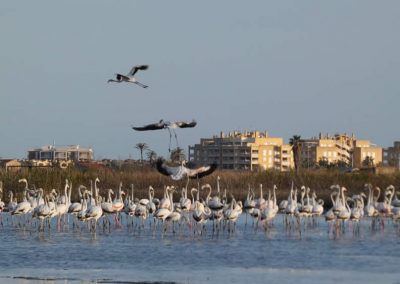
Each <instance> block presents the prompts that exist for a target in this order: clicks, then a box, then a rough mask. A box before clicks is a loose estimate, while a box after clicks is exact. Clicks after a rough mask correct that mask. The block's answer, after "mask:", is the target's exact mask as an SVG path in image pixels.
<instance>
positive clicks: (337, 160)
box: [300, 134, 382, 167]
mask: <svg viewBox="0 0 400 284" xmlns="http://www.w3.org/2000/svg"><path fill="white" fill-rule="evenodd" d="M300 161H301V166H302V167H314V166H315V165H318V164H319V165H322V164H326V165H329V164H342V165H347V166H349V167H364V166H376V165H380V164H381V163H382V148H381V147H376V146H373V145H372V144H371V143H370V141H368V140H357V139H356V138H355V136H354V135H351V136H348V135H347V134H335V135H333V136H329V135H325V136H322V135H321V134H320V135H319V137H318V138H316V137H313V138H311V139H304V140H301V141H300Z"/></svg>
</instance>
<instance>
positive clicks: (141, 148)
mask: <svg viewBox="0 0 400 284" xmlns="http://www.w3.org/2000/svg"><path fill="white" fill-rule="evenodd" d="M135 148H136V149H139V151H140V162H141V163H143V151H144V150H147V149H149V146H147V144H146V143H137V144H136V145H135Z"/></svg>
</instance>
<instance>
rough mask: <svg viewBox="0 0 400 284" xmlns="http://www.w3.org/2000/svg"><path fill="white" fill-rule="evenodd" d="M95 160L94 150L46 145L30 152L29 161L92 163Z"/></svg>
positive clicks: (77, 146)
mask: <svg viewBox="0 0 400 284" xmlns="http://www.w3.org/2000/svg"><path fill="white" fill-rule="evenodd" d="M93 158H94V154H93V150H92V148H82V147H80V146H79V145H70V146H54V145H46V146H43V147H40V148H35V149H30V150H28V160H49V161H60V160H66V161H67V160H72V161H75V162H78V161H91V160H93Z"/></svg>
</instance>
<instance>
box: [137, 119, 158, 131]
mask: <svg viewBox="0 0 400 284" xmlns="http://www.w3.org/2000/svg"><path fill="white" fill-rule="evenodd" d="M164 128H165V123H164V121H160V122H157V123H152V124H148V125H145V126H140V127H135V126H132V129H133V130H137V131H146V130H158V129H164Z"/></svg>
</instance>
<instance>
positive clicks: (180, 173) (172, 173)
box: [156, 158, 187, 180]
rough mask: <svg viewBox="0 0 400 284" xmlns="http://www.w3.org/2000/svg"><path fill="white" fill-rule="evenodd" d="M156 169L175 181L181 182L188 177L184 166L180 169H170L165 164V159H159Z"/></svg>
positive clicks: (179, 167)
mask: <svg viewBox="0 0 400 284" xmlns="http://www.w3.org/2000/svg"><path fill="white" fill-rule="evenodd" d="M156 167H157V170H158V172H159V173H161V174H163V175H165V176H169V177H171V178H172V179H173V180H181V179H182V178H183V177H185V176H186V174H187V172H186V168H184V167H183V166H178V167H170V166H167V165H166V164H164V160H163V159H161V158H160V159H158V160H157V163H156Z"/></svg>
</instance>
